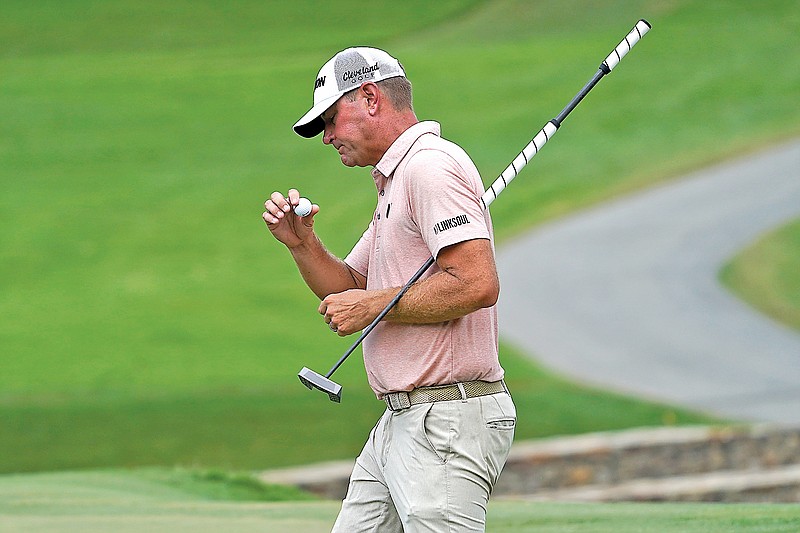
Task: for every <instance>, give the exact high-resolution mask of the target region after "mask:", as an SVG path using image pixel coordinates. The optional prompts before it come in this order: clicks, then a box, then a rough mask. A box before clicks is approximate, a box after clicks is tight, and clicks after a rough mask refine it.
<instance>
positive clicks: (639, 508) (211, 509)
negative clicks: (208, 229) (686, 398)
mask: <svg viewBox="0 0 800 533" xmlns="http://www.w3.org/2000/svg"><path fill="white" fill-rule="evenodd" d="M339 505H340V504H339V502H330V501H313V502H292V503H258V502H249V501H237V502H220V501H215V500H214V499H213V498H209V497H207V496H206V495H203V494H202V489H201V490H199V491H198V490H195V489H192V488H189V487H187V486H186V485H184V486H181V487H176V486H175V485H174V484H170V483H164V482H162V481H159V480H157V479H153V478H150V477H148V476H143V475H141V474H139V473H124V472H89V473H59V474H29V475H24V476H0V532H9V533H10V532H14V533H19V532H24V531H38V532H50V531H58V532H59V533H68V532H73V531H74V532H78V531H79V532H81V533H95V532H98V533H99V532H106V531H115V532H119V533H125V532H139V531H149V532H154V533H155V532H169V533H175V532H183V531H186V532H189V531H191V532H193V533H201V532H212V531H214V532H216V531H237V532H239V533H247V532H250V531H254V532H255V531H271V532H275V533H282V532H287V533H289V532H294V531H302V532H304V533H313V532H317V531H319V532H322V531H330V526H331V524H332V523H333V520H334V518H335V517H336V514H337V513H338V510H339ZM488 513H489V514H488V518H487V531H490V532H492V533H505V532H508V533H526V532H531V533H533V532H536V533H547V532H559V533H563V532H571V531H576V532H577V531H581V532H583V531H591V532H592V533H628V532H631V533H633V532H637V533H646V532H652V533H673V532H674V533H728V532H730V531H737V532H739V533H764V532H770V533H779V532H787V533H789V532H791V533H794V532H795V531H796V530H797V524H798V521H800V506H797V505H788V504H769V505H763V504H759V505H748V504H736V505H734V504H715V505H705V504H694V503H692V504H633V503H625V504H563V503H559V504H554V503H528V502H517V501H492V502H491V503H490V504H489V511H488Z"/></svg>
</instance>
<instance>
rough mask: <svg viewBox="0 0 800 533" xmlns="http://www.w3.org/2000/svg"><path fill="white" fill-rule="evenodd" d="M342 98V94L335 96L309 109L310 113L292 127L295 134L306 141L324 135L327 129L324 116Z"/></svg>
mask: <svg viewBox="0 0 800 533" xmlns="http://www.w3.org/2000/svg"><path fill="white" fill-rule="evenodd" d="M341 96H342V95H341V94H334V95H333V96H331V97H328V98H326V99H324V100H321V101H319V102H317V103H316V104H314V107H312V108H311V109H309V110H308V113H306V114H305V115H303V116H302V118H300V120H298V121H297V122H296V123H295V125H294V126H292V129H294V132H295V133H296V134H298V135H299V136H301V137H305V138H306V139H310V138H312V137H316V136H317V135H319V134H320V133H322V130H324V129H325V121H324V120H322V114H323V113H324V112H325V111H327V110H328V109H329V108H330V107H331V106H332V105H333V104H335V103H336V101H337V100H338V99H339V98H340V97H341Z"/></svg>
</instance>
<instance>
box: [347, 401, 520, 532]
mask: <svg viewBox="0 0 800 533" xmlns="http://www.w3.org/2000/svg"><path fill="white" fill-rule="evenodd" d="M515 424H516V410H515V408H514V403H513V401H512V400H511V397H510V396H509V395H508V394H506V393H499V394H492V395H490V396H481V397H477V398H470V399H468V400H453V401H444V402H436V403H426V404H420V405H414V406H412V407H410V408H408V409H404V410H402V411H394V412H392V411H388V410H387V411H386V412H385V413H384V414H383V416H382V417H381V419H380V420H379V421H378V424H377V425H376V426H375V428H373V430H372V431H371V432H370V435H369V440H368V441H367V443H366V445H365V446H364V450H363V451H362V452H361V455H359V457H358V459H357V460H356V464H355V467H354V469H353V474H352V476H351V477H350V486H349V488H348V490H347V497H346V498H345V500H344V501H343V502H342V510H341V512H340V513H339V517H338V518H337V519H336V524H335V525H334V526H333V531H334V532H336V533H359V532H375V533H378V532H379V533H394V532H397V533H400V532H405V533H417V532H445V531H446V532H449V533H455V532H460V531H484V530H485V523H486V506H487V504H488V501H489V495H490V494H491V492H492V488H493V487H494V484H495V483H496V482H497V478H498V477H499V476H500V471H501V470H502V469H503V465H504V464H505V461H506V458H507V457H508V452H509V449H510V448H511V441H512V440H513V438H514V427H515Z"/></svg>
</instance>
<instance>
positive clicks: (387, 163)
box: [375, 120, 442, 177]
mask: <svg viewBox="0 0 800 533" xmlns="http://www.w3.org/2000/svg"><path fill="white" fill-rule="evenodd" d="M441 130H442V128H441V126H440V125H439V123H438V122H434V121H433V120H426V121H423V122H417V123H416V124H414V125H413V126H411V127H410V128H408V129H407V130H406V131H404V132H403V133H401V134H400V137H398V138H397V139H396V140H395V141H394V142H393V143H392V145H391V146H389V149H388V150H386V153H384V154H383V157H381V160H380V161H378V164H377V165H375V168H376V169H377V170H378V172H380V173H381V174H383V175H384V176H387V177H388V176H391V175H392V173H393V172H394V170H395V169H396V168H397V165H399V164H400V161H402V160H403V158H404V157H405V156H406V154H407V153H408V151H409V150H410V149H411V147H412V146H413V145H414V143H415V142H417V139H419V138H420V137H422V136H423V135H425V134H426V133H433V134H434V135H436V136H440V135H441Z"/></svg>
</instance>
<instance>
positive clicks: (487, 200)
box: [297, 19, 650, 402]
mask: <svg viewBox="0 0 800 533" xmlns="http://www.w3.org/2000/svg"><path fill="white" fill-rule="evenodd" d="M648 31H650V24H649V23H648V22H647V21H646V20H644V19H642V20H639V21H638V22H637V23H636V24H635V25H634V27H633V29H632V30H631V31H630V32H628V34H627V35H626V36H625V38H624V39H623V40H622V41H621V42H620V43H619V44H618V45H617V47H616V48H614V50H613V51H612V52H611V53H610V54H609V55H608V56H607V57H606V58H605V60H603V62H602V63H600V67H599V68H598V70H597V72H596V73H595V74H594V76H592V78H591V79H590V80H589V81H588V82H587V83H586V85H584V86H583V88H582V89H581V90H580V91H579V92H578V94H576V95H575V96H574V97H573V98H572V100H571V101H570V102H569V103H568V104H567V105H566V106H565V107H564V109H562V110H561V112H560V113H559V114H558V115H557V116H556V117H555V118H553V119H551V120H550V121H548V122H547V124H545V125H544V127H543V128H542V129H541V130H539V132H538V133H537V134H536V135H535V136H534V137H533V139H532V140H531V141H530V142H529V143H528V144H527V145H526V146H525V148H523V149H522V151H521V152H520V153H519V154H517V156H516V157H515V158H514V160H513V161H512V162H511V164H509V165H508V166H507V167H506V169H505V170H504V171H503V172H502V173H501V174H500V176H499V177H498V178H497V179H496V180H494V182H493V183H492V185H491V186H490V187H489V188H488V189H487V190H486V191H485V192H484V193H483V196H481V202H482V203H483V208H484V209H488V208H489V205H490V204H491V203H492V202H494V200H496V199H497V196H498V195H499V194H500V193H501V192H502V191H503V190H504V189H505V188H506V187H507V186H508V184H509V183H511V180H513V179H514V178H516V177H517V175H518V174H519V172H520V171H521V170H522V168H523V167H524V166H525V165H527V164H528V163H529V162H530V160H531V159H533V156H535V155H536V154H538V153H539V150H541V149H542V147H543V146H544V144H545V143H546V142H547V141H549V140H550V139H551V138H552V137H553V135H555V134H556V132H557V131H558V129H559V128H560V127H561V123H562V122H563V121H564V119H565V118H567V115H569V114H570V113H571V112H572V110H573V109H575V107H577V105H578V104H579V103H580V102H581V101H582V100H583V98H584V97H585V96H586V95H587V94H589V91H591V90H592V88H594V86H595V85H597V83H598V82H599V81H600V80H601V79H603V77H604V76H605V75H606V74H610V73H611V71H612V70H613V69H614V67H616V66H617V64H619V62H620V61H621V60H622V58H623V57H625V55H627V53H628V52H630V51H631V49H632V48H633V46H634V45H635V44H636V43H638V42H639V40H640V39H641V38H642V37H644V36H645V34H646V33H647V32H648ZM434 263H435V260H434V258H433V257H431V258H429V259H428V261H427V262H426V263H425V264H424V265H422V267H420V269H419V270H417V273H416V274H414V276H412V278H411V279H410V280H408V283H406V284H405V285H403V288H402V289H400V292H398V293H397V295H396V296H395V297H394V298H393V299H392V301H391V302H389V304H388V305H387V306H386V308H384V310H383V311H381V313H380V314H379V315H378V316H377V317H376V318H375V320H373V321H372V323H371V324H370V325H369V326H367V327H366V328H364V331H363V332H362V333H361V335H360V336H359V337H358V339H357V340H356V341H355V342H354V343H353V345H352V346H350V348H349V349H348V350H347V351H346V352H345V353H344V355H343V356H342V357H340V358H339V360H338V361H337V362H336V364H335V365H333V367H332V368H331V369H330V370H329V371H328V373H327V374H325V375H324V376H322V375H320V374H318V373H316V372H314V371H313V370H311V369H310V368H308V367H303V369H302V370H301V371H300V373H299V374H297V377H299V378H300V381H301V382H302V383H303V385H305V386H306V387H308V388H309V389H312V390H313V389H319V390H321V391H322V392H325V393H327V394H328V397H329V398H330V399H331V401H333V402H341V401H342V386H341V385H339V384H338V383H336V382H334V381H332V380H331V379H330V377H331V376H332V375H333V373H334V372H336V370H337V369H338V368H339V367H340V366H341V365H342V363H344V361H345V360H346V359H347V358H348V357H349V356H350V354H351V353H353V352H354V351H355V349H356V348H357V347H358V346H359V345H360V344H361V341H363V340H364V338H365V337H366V336H367V335H368V334H369V333H370V332H371V331H372V330H373V329H375V326H377V325H378V322H380V321H381V320H383V318H384V317H385V316H386V315H387V313H389V311H391V310H392V308H393V307H394V306H395V305H397V302H399V301H400V298H402V297H403V295H404V294H405V293H406V291H408V289H409V287H411V285H412V284H413V283H415V282H416V281H417V280H419V278H421V277H422V275H423V274H424V273H425V272H426V271H427V270H428V269H429V268H430V267H431V266H432V265H433V264H434Z"/></svg>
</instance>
